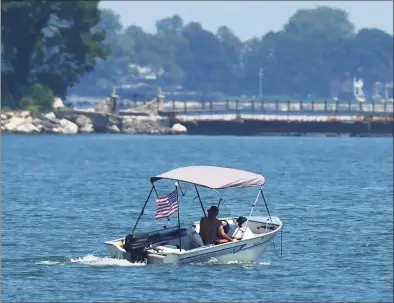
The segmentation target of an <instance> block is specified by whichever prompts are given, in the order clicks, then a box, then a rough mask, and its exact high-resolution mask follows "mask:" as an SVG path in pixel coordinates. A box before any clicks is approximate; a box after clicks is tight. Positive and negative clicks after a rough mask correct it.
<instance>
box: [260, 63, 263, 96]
mask: <svg viewBox="0 0 394 303" xmlns="http://www.w3.org/2000/svg"><path fill="white" fill-rule="evenodd" d="M263 75H264V72H263V67H262V66H261V63H260V68H259V99H260V100H262V99H263Z"/></svg>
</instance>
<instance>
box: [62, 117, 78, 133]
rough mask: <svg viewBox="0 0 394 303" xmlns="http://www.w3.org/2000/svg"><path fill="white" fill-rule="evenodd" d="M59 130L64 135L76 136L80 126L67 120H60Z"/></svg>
mask: <svg viewBox="0 0 394 303" xmlns="http://www.w3.org/2000/svg"><path fill="white" fill-rule="evenodd" d="M59 128H60V129H61V133H62V134H76V133H78V125H76V124H75V123H72V122H71V121H68V120H66V119H61V120H59Z"/></svg>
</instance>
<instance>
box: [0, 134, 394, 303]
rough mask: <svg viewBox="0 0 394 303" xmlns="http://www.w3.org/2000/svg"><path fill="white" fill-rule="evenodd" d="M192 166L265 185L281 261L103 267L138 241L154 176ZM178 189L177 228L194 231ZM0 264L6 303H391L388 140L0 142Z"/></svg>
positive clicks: (237, 204)
mask: <svg viewBox="0 0 394 303" xmlns="http://www.w3.org/2000/svg"><path fill="white" fill-rule="evenodd" d="M193 164H205V165H221V166H230V167H235V168H241V169H246V170H250V171H254V172H258V173H261V174H263V175H264V176H265V177H266V185H265V195H266V199H267V202H268V205H269V207H270V212H271V214H272V215H276V216H279V217H280V218H281V219H282V220H283V222H284V224H285V227H284V233H283V258H282V259H279V258H277V256H276V254H275V251H274V248H273V246H271V247H270V248H269V249H268V251H267V252H266V253H265V254H264V255H263V256H262V258H261V259H260V260H257V262H254V263H250V264H194V265H183V266H163V265H147V266H130V264H128V263H127V261H123V260H115V259H111V258H108V255H107V252H106V249H105V247H104V245H103V242H104V241H106V240H110V239H114V238H117V237H121V236H124V235H126V234H127V233H128V232H129V231H130V230H131V228H132V226H133V224H134V223H135V220H136V218H137V216H138V213H139V211H140V209H141V207H142V205H143V203H144V201H145V198H146V196H147V194H148V193H149V190H150V188H149V177H150V176H152V175H155V174H159V173H162V172H164V171H166V170H170V169H172V168H175V167H179V166H185V165H193ZM158 188H159V193H160V194H165V193H167V191H168V190H170V189H172V188H173V183H170V184H169V183H166V181H163V183H160V184H159V186H158ZM184 190H186V191H187V193H186V198H185V199H184V200H183V201H182V203H181V217H182V218H183V219H184V221H190V220H199V219H200V217H201V215H202V213H201V209H200V205H199V204H198V203H196V202H193V203H192V200H193V198H194V197H195V193H194V192H193V188H192V187H186V186H185V188H184ZM249 193H250V194H251V195H252V194H255V192H254V191H252V190H249ZM202 195H203V199H204V201H205V205H206V206H207V205H209V204H211V203H217V199H216V196H215V195H212V194H211V193H210V192H208V191H203V192H202ZM223 195H224V198H225V199H227V200H228V205H229V207H230V209H231V210H232V211H233V212H234V215H238V214H247V213H248V211H249V209H250V206H251V203H250V202H249V200H248V199H245V198H244V197H245V192H244V191H242V190H229V191H224V192H223ZM246 197H247V196H246ZM154 211H155V202H154V200H153V199H152V200H151V201H150V203H149V204H148V208H147V211H146V213H145V215H144V217H143V219H142V220H141V225H139V230H144V229H145V228H149V229H152V228H154V227H155V226H159V227H160V226H161V225H162V224H163V222H162V221H160V220H159V221H160V222H156V221H155V220H154V216H153V214H154ZM257 213H258V214H259V213H262V214H265V210H264V207H263V204H262V202H259V204H258V207H257ZM221 214H222V215H225V216H226V215H227V213H226V211H225V209H224V208H223V209H221ZM152 221H153V223H152ZM171 224H176V217H175V218H173V219H172V220H171ZM275 243H276V248H277V250H280V237H278V238H276V242H275ZM1 254H2V260H1V261H2V264H1V265H2V281H1V283H2V297H1V298H2V301H3V302H21V301H29V302H100V301H105V302H109V301H111V302H116V301H122V302H126V301H127V302H133V301H139V302H151V301H154V302H157V301H160V302H167V301H171V302H187V301H188V302H192V301H193V302H213V301H218V302H233V301H236V302H258V301H271V302H272V301H274V302H278V301H281V302H286V301H288V302H289V301H291V302H295V301H304V302H339V301H340V302H345V301H352V302H354V301H365V302H381V301H386V302H388V301H393V263H392V262H393V261H392V260H393V142H392V138H323V137H192V136H173V137H165V136H163V137H155V136H127V135H77V136H55V135H31V136H29V135H3V136H2V252H1Z"/></svg>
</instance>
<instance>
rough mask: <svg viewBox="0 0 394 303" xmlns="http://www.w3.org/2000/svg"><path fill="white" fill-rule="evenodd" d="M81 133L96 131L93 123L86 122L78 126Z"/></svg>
mask: <svg viewBox="0 0 394 303" xmlns="http://www.w3.org/2000/svg"><path fill="white" fill-rule="evenodd" d="M78 129H79V132H80V133H92V132H94V128H93V125H92V124H85V125H83V126H81V127H79V128H78Z"/></svg>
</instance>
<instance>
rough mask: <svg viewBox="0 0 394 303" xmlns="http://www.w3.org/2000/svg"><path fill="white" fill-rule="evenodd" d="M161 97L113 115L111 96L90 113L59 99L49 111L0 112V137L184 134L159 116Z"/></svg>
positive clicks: (113, 100)
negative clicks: (18, 135) (19, 135)
mask: <svg viewBox="0 0 394 303" xmlns="http://www.w3.org/2000/svg"><path fill="white" fill-rule="evenodd" d="M162 99H163V96H162V95H161V94H160V92H158V95H157V97H156V98H155V99H153V100H152V101H151V102H148V103H146V104H145V105H142V106H138V107H136V108H134V109H131V110H129V111H126V113H123V114H122V115H120V114H117V113H116V111H115V110H114V108H115V107H116V106H114V105H115V103H114V102H115V100H116V98H115V96H112V97H110V98H107V99H105V100H104V101H103V102H100V103H98V104H96V105H95V106H94V107H93V108H90V109H79V110H78V109H71V108H67V107H65V106H64V104H63V102H62V100H61V99H60V98H57V97H56V98H55V99H54V101H53V106H52V108H53V111H52V112H48V113H38V112H30V111H26V110H24V111H4V110H2V112H1V132H2V133H22V134H33V133H45V134H82V133H85V134H86V133H111V134H161V135H173V134H185V133H187V129H186V127H185V126H183V125H181V124H174V125H173V126H172V127H170V121H169V119H168V118H166V117H162V116H160V115H159V108H160V105H161V104H162Z"/></svg>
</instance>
